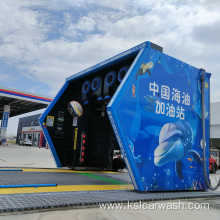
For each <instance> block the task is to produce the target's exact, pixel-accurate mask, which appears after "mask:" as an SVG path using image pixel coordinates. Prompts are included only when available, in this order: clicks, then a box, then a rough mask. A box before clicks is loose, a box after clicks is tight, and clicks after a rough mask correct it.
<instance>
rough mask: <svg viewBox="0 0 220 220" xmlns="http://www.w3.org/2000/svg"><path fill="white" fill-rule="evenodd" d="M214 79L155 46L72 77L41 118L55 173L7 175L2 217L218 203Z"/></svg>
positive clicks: (2, 184)
mask: <svg viewBox="0 0 220 220" xmlns="http://www.w3.org/2000/svg"><path fill="white" fill-rule="evenodd" d="M94 53H95V51H94ZM210 77H211V74H210V73H206V72H205V71H204V70H201V69H198V68H196V67H193V66H191V65H189V64H186V63H184V62H182V61H180V60H178V59H175V58H173V57H170V56H168V55H166V54H164V53H163V49H162V47H160V46H158V45H156V44H153V43H151V42H144V43H142V44H140V45H137V46H136V47H133V48H131V49H129V50H127V51H125V52H122V53H120V54H118V55H116V56H114V57H111V58H109V59H107V60H105V61H103V62H101V63H98V64H96V65H94V66H92V67H90V68H88V69H86V70H84V71H81V72H79V73H77V74H74V75H73V76H70V77H69V78H67V79H66V81H65V83H64V85H63V86H62V88H61V89H60V91H59V92H58V94H57V95H56V96H55V98H54V99H53V100H52V102H51V103H50V104H49V106H48V107H47V109H46V110H45V112H44V113H43V114H42V116H41V117H40V119H39V121H40V125H41V127H42V129H43V133H44V135H45V138H46V140H47V142H48V144H49V148H50V150H51V152H52V155H53V157H54V160H55V162H56V165H57V169H23V168H21V169H14V170H13V169H10V170H6V169H1V171H0V175H1V181H0V194H1V196H0V211H17V210H28V209H37V208H48V207H49V208H53V207H60V206H71V205H76V206H81V205H89V204H95V205H97V204H99V203H100V202H128V201H140V200H141V201H152V200H168V199H184V198H201V197H220V193H219V192H216V191H210V190H208V189H209V188H210V187H209V169H208V166H209V164H208V160H209V103H210V100H209V94H210V91H209V89H208V88H209V87H210V86H209V85H210ZM204 85H207V86H206V87H204ZM204 88H205V89H204ZM204 146H205V147H204ZM125 167H126V169H123V168H125ZM121 170H123V171H121ZM115 171H116V172H115ZM117 171H119V172H117ZM158 192H159V193H158Z"/></svg>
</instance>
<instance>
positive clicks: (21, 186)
mask: <svg viewBox="0 0 220 220" xmlns="http://www.w3.org/2000/svg"><path fill="white" fill-rule="evenodd" d="M46 186H57V184H29V185H3V186H0V188H23V187H34V188H37V187H46Z"/></svg>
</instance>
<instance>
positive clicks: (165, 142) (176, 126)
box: [154, 121, 201, 179]
mask: <svg viewBox="0 0 220 220" xmlns="http://www.w3.org/2000/svg"><path fill="white" fill-rule="evenodd" d="M192 141H193V134H192V128H191V125H190V123H189V122H187V121H178V122H175V123H168V124H165V125H164V126H163V127H162V129H161V131H160V136H159V146H158V147H157V148H156V150H155V151H154V156H155V157H154V164H155V165H156V166H162V165H164V164H166V163H168V162H169V161H175V162H176V164H175V171H176V175H177V176H178V177H179V179H183V174H182V167H183V164H182V162H181V159H182V158H183V157H185V156H187V155H191V156H192V157H193V159H194V160H195V161H196V162H197V163H199V164H200V165H201V158H200V156H199V154H198V153H197V152H196V151H194V150H192V149H191V148H192Z"/></svg>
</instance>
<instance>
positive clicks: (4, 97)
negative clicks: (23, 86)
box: [0, 87, 52, 119]
mask: <svg viewBox="0 0 220 220" xmlns="http://www.w3.org/2000/svg"><path fill="white" fill-rule="evenodd" d="M51 101H52V98H51V97H48V96H42V95H38V94H34V93H29V92H24V91H19V90H15V89H9V88H5V87H0V119H2V115H3V110H4V106H5V105H8V106H10V117H13V116H16V115H20V114H24V113H27V112H31V111H35V110H39V109H42V108H46V107H47V106H48V104H49V103H50V102H51Z"/></svg>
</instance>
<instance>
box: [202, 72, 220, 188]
mask: <svg viewBox="0 0 220 220" xmlns="http://www.w3.org/2000/svg"><path fill="white" fill-rule="evenodd" d="M201 71H202V78H201V86H202V146H203V158H204V159H203V173H204V178H205V183H206V185H207V186H208V188H209V189H211V190H216V189H217V188H218V187H219V186H220V179H219V181H218V183H217V185H216V186H215V187H213V186H211V185H210V183H209V181H208V176H207V170H206V163H205V158H206V155H205V86H204V84H205V74H206V72H205V70H204V69H201Z"/></svg>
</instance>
